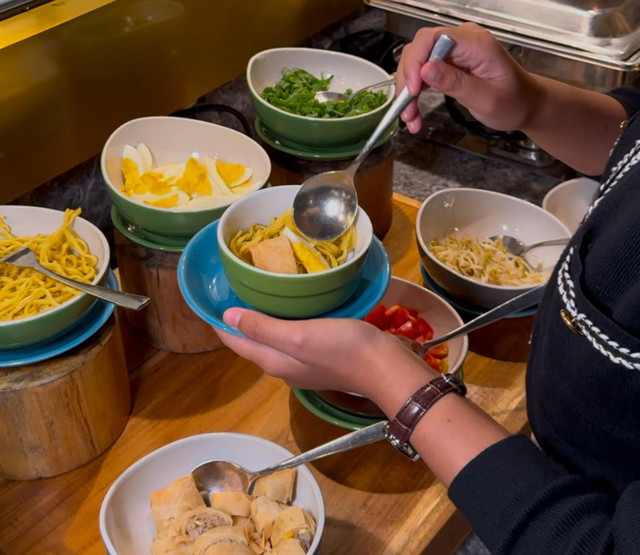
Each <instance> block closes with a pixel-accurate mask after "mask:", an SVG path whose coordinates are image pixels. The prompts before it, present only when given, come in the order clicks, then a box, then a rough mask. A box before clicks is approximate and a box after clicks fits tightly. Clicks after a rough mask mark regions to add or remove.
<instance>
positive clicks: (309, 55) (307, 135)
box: [246, 48, 395, 160]
mask: <svg viewBox="0 0 640 555" xmlns="http://www.w3.org/2000/svg"><path fill="white" fill-rule="evenodd" d="M285 69H304V70H306V71H308V72H309V73H311V74H312V75H314V76H316V77H320V76H321V75H327V74H329V73H330V74H332V75H333V79H332V80H331V85H330V88H329V90H330V91H335V92H344V91H345V90H347V89H352V90H353V91H356V90H358V89H361V88H363V87H366V86H367V85H372V84H374V83H379V82H381V81H385V80H387V79H390V78H391V76H390V75H389V74H388V73H387V72H386V71H385V70H384V69H382V68H381V67H379V66H377V65H375V64H373V63H371V62H369V61H368V60H365V59H364V58H360V57H358V56H352V55H350V54H344V53H342V52H334V51H331V50H320V49H314V48H272V49H270V50H263V51H262V52H259V53H257V54H256V55H254V56H253V57H252V58H251V59H250V60H249V63H248V65H247V75H246V76H247V85H248V87H249V94H250V96H251V101H252V103H253V106H254V108H255V110H256V112H257V114H258V117H257V119H256V131H257V132H258V134H259V135H260V137H261V138H262V139H263V140H264V141H265V142H266V143H267V144H269V145H270V146H272V147H274V148H275V149H277V150H280V151H282V152H287V153H289V154H292V155H294V156H299V157H302V158H308V159H320V160H340V159H347V158H350V157H353V156H356V155H357V154H358V152H359V150H360V149H361V148H362V146H363V145H364V143H365V141H366V139H367V138H368V137H369V136H370V135H371V133H372V132H373V130H374V129H375V127H376V125H377V124H378V123H379V122H380V120H381V119H382V116H383V115H384V113H385V112H386V111H387V108H388V107H389V105H390V104H391V101H392V99H393V95H394V91H395V88H394V86H393V85H390V86H388V87H387V88H386V89H384V88H383V89H380V90H382V91H384V92H386V94H387V101H386V102H385V103H384V104H383V105H382V106H380V107H378V108H376V109H375V110H372V111H370V112H367V113H365V114H360V115H357V116H350V117H344V118H317V117H309V116H301V115H297V114H292V113H290V112H287V111H285V110H282V109H280V108H277V107H276V106H273V105H272V104H270V103H269V102H267V101H266V100H265V99H264V98H262V96H261V93H262V91H263V90H264V89H265V88H267V87H273V86H274V85H275V84H276V83H277V82H278V81H279V80H280V79H281V77H282V72H283V70H285ZM393 132H394V130H393V129H392V130H390V131H389V132H388V133H387V136H385V137H383V139H381V141H380V143H382V142H384V141H386V140H388V139H389V138H390V137H391V135H392V134H393Z"/></svg>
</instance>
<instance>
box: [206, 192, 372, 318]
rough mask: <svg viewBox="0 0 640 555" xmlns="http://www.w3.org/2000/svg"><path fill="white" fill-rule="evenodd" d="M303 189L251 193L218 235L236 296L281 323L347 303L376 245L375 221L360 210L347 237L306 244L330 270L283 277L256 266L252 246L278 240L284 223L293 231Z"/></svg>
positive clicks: (228, 216)
mask: <svg viewBox="0 0 640 555" xmlns="http://www.w3.org/2000/svg"><path fill="white" fill-rule="evenodd" d="M299 188H300V186H299V185H280V186H277V187H270V188H267V189H262V190H260V191H256V192H254V193H251V194H250V195H248V196H246V197H245V198H243V199H241V200H239V201H237V202H235V203H234V204H232V205H231V206H230V207H229V208H228V209H227V211H226V212H225V213H224V214H223V215H222V217H221V218H220V221H219V224H218V230H217V241H218V248H219V254H220V260H221V262H222V266H223V268H224V273H225V276H226V278H227V281H228V282H229V286H230V287H231V289H232V290H233V292H234V293H235V294H236V295H237V297H238V298H239V299H241V300H242V301H243V302H244V303H246V304H247V305H249V306H251V307H252V308H254V309H256V310H258V311H260V312H264V313H266V314H271V315H273V316H279V317H282V318H310V317H313V316H319V315H321V314H324V313H326V312H329V311H331V310H333V309H334V308H336V307H338V306H340V305H341V304H343V303H344V302H345V301H347V299H349V298H350V297H351V296H352V295H353V294H354V292H355V291H356V289H357V288H358V284H359V280H360V278H361V274H362V270H363V266H364V262H365V260H366V259H367V255H368V253H369V250H370V248H371V245H372V241H373V228H372V225H371V221H370V219H369V217H368V216H367V214H366V213H365V212H364V211H363V210H362V209H359V211H358V216H357V218H356V222H355V224H354V226H353V229H352V230H351V231H350V232H348V236H346V234H345V236H343V237H341V238H338V239H336V240H334V241H332V242H330V244H323V243H311V240H310V239H306V241H307V242H310V243H311V244H312V245H313V246H314V248H315V250H316V252H319V253H321V254H323V257H324V258H325V260H326V263H327V266H328V267H327V268H326V269H322V270H319V271H315V272H311V273H282V272H276V271H269V270H266V269H263V268H259V267H256V266H254V265H253V264H252V255H251V253H250V252H248V251H249V250H250V248H251V246H252V245H255V244H257V243H259V242H261V241H263V240H266V239H269V238H274V237H277V236H280V235H281V234H282V229H281V228H282V227H283V222H284V225H286V226H287V227H288V228H289V229H290V230H291V227H289V226H291V225H292V223H291V221H290V220H289V219H287V213H288V211H290V210H291V207H292V205H293V198H294V196H295V194H296V192H297V191H298V189H299ZM292 231H294V233H295V232H296V231H297V230H295V228H294V229H293V230H292ZM326 243H329V242H326ZM230 245H231V246H230ZM298 265H299V266H301V265H300V264H298ZM300 271H303V272H304V271H305V270H304V269H303V268H301V269H300Z"/></svg>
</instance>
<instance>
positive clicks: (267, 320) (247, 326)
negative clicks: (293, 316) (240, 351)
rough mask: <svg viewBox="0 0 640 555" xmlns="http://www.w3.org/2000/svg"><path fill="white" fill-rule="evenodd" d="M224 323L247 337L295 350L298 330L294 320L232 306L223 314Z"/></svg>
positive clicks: (265, 343)
mask: <svg viewBox="0 0 640 555" xmlns="http://www.w3.org/2000/svg"><path fill="white" fill-rule="evenodd" d="M223 320H224V322H225V323H226V324H228V325H230V326H231V327H234V328H236V329H237V330H238V331H240V332H241V333H242V334H244V335H245V336H246V337H247V338H248V339H251V340H252V341H255V342H257V343H261V344H263V345H266V346H268V347H272V348H275V349H278V350H283V351H293V352H294V353H295V352H296V350H297V347H298V345H297V342H298V336H299V335H300V333H299V332H297V331H296V328H297V327H298V326H296V324H295V322H294V321H290V320H281V319H278V318H273V317H272V316H267V315H266V314H262V313H260V312H256V311H255V310H249V309H246V308H238V307H233V308H229V309H227V310H226V311H225V312H224V314H223Z"/></svg>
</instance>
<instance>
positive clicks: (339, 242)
mask: <svg viewBox="0 0 640 555" xmlns="http://www.w3.org/2000/svg"><path fill="white" fill-rule="evenodd" d="M285 227H288V228H290V229H291V230H293V231H295V232H296V233H298V234H299V235H301V236H303V237H304V235H303V234H302V233H300V231H299V230H298V228H297V227H296V225H295V224H294V222H293V211H292V210H291V209H289V210H287V211H286V212H284V213H283V214H281V215H280V216H277V217H274V218H272V219H271V221H270V222H269V224H268V225H264V224H253V225H252V226H251V227H250V228H249V229H247V230H240V231H238V232H236V234H235V235H234V236H233V237H231V240H230V241H229V249H230V250H231V252H232V253H233V254H235V255H236V256H237V257H238V258H240V259H242V260H244V261H245V262H247V263H248V264H251V254H250V249H251V247H252V246H254V245H256V244H258V243H261V242H262V241H266V240H267V239H273V238H274V237H278V236H279V235H280V234H281V233H282V230H283V229H284V228H285ZM307 241H309V242H310V243H312V244H313V246H314V247H315V249H316V250H317V251H318V252H319V253H320V254H321V255H322V257H323V258H324V259H325V260H326V261H327V263H328V264H329V267H331V268H335V267H336V266H339V265H340V264H343V263H344V262H345V261H346V260H347V257H348V256H349V253H350V252H351V251H353V249H354V248H355V245H356V229H355V226H351V227H350V228H349V229H348V230H347V231H346V232H345V233H343V234H342V235H341V236H340V237H337V238H336V239H333V240H332V241H313V240H311V239H308V238H307ZM296 265H297V267H298V273H306V269H305V268H304V266H303V264H302V262H301V261H300V260H298V259H297V258H296Z"/></svg>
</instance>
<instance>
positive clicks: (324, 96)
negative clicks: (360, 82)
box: [314, 77, 396, 102]
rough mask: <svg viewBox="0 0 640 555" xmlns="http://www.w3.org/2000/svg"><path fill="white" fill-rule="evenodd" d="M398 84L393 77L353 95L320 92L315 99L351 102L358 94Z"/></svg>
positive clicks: (363, 88)
mask: <svg viewBox="0 0 640 555" xmlns="http://www.w3.org/2000/svg"><path fill="white" fill-rule="evenodd" d="M395 82H396V78H395V77H393V78H391V79H385V80H384V81H380V82H379V83H374V84H373V85H368V86H367V87H362V88H361V89H358V90H357V91H355V92H352V93H351V94H347V93H341V92H334V91H318V92H317V93H316V94H315V95H314V97H315V99H316V100H319V101H320V102H327V101H328V100H330V101H332V102H339V101H340V100H349V99H350V98H351V97H352V96H355V95H357V94H358V93H361V92H364V91H371V90H374V89H380V88H382V87H388V86H389V85H393V84H394V83H395Z"/></svg>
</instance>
